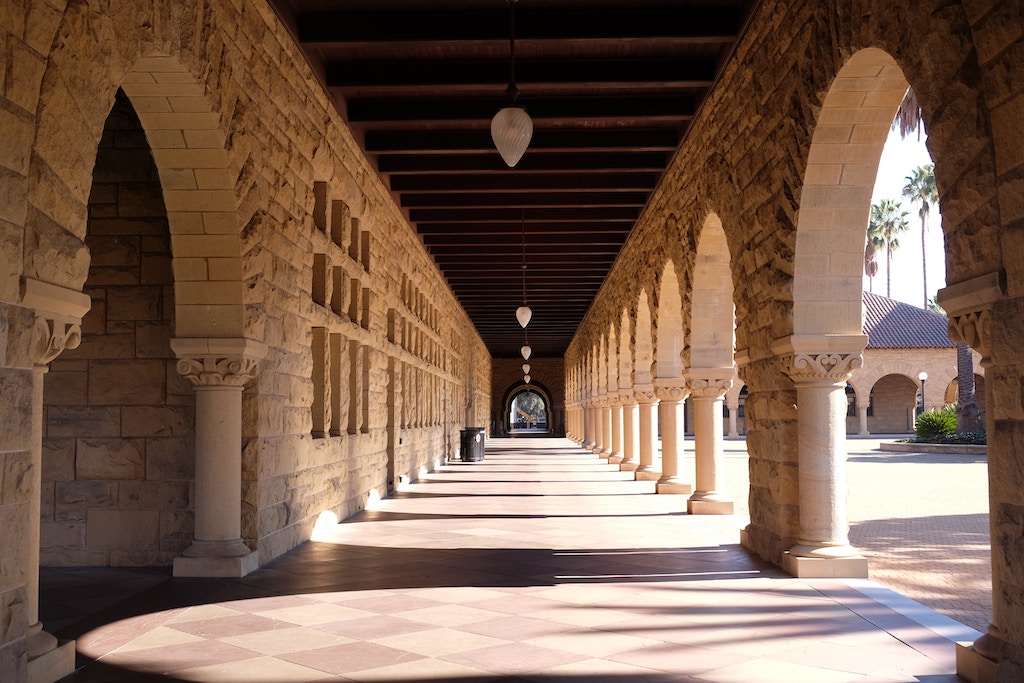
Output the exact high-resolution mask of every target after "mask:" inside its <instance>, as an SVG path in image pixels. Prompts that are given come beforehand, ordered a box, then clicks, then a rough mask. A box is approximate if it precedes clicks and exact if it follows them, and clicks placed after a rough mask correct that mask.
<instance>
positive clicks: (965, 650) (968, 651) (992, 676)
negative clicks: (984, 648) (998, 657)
mask: <svg viewBox="0 0 1024 683" xmlns="http://www.w3.org/2000/svg"><path fill="white" fill-rule="evenodd" d="M998 671H999V664H998V663H996V662H995V661H993V660H991V659H989V658H988V657H986V656H985V655H983V654H981V653H980V652H978V651H977V650H976V649H975V648H974V643H957V644H956V675H957V676H959V677H960V678H962V679H964V680H965V681H968V683H996V674H997V672H998Z"/></svg>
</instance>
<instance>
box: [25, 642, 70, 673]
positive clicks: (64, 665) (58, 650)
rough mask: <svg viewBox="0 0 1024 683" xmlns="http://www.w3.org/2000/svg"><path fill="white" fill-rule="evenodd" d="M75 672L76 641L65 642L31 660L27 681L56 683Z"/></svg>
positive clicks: (29, 661)
mask: <svg viewBox="0 0 1024 683" xmlns="http://www.w3.org/2000/svg"><path fill="white" fill-rule="evenodd" d="M47 635H49V634H47ZM54 642H56V639H54ZM74 672H75V641H73V640H65V641H64V642H62V643H59V644H58V645H57V646H56V647H54V648H53V649H51V650H47V651H46V652H44V653H42V654H40V655H37V656H35V657H30V658H29V660H28V679H27V680H28V683H54V682H55V681H59V680H60V679H62V678H64V677H65V676H69V675H71V674H72V673H74Z"/></svg>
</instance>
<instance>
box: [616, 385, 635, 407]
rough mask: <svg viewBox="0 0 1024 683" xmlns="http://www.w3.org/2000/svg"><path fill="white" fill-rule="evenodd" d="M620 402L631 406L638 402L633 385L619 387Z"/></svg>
mask: <svg viewBox="0 0 1024 683" xmlns="http://www.w3.org/2000/svg"><path fill="white" fill-rule="evenodd" d="M619 403H621V404H622V405H624V406H631V405H633V404H634V403H636V393H635V392H634V391H633V388H632V387H620V388H619Z"/></svg>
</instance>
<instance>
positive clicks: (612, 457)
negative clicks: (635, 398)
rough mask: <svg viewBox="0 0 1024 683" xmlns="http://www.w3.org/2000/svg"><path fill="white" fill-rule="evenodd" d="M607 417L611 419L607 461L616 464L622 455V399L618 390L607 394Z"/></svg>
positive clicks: (620, 460)
mask: <svg viewBox="0 0 1024 683" xmlns="http://www.w3.org/2000/svg"><path fill="white" fill-rule="evenodd" d="M608 418H609V420H610V421H611V441H610V446H611V447H610V451H611V452H610V453H609V454H608V462H609V463H610V464H612V465H618V464H620V463H621V462H622V460H623V455H622V399H621V398H619V392H618V391H617V390H616V391H615V392H614V393H610V394H608Z"/></svg>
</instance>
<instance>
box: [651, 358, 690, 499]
mask: <svg viewBox="0 0 1024 683" xmlns="http://www.w3.org/2000/svg"><path fill="white" fill-rule="evenodd" d="M654 391H655V393H657V395H658V399H659V403H658V421H659V424H660V426H661V478H660V479H658V493H690V492H691V491H693V487H692V486H690V484H688V483H686V482H685V481H683V479H682V477H681V476H680V473H679V451H680V450H681V446H682V440H683V439H682V435H681V433H680V432H681V431H682V430H681V429H680V428H681V427H682V419H681V418H682V416H681V415H680V413H681V412H682V408H683V401H685V400H686V396H687V394H688V393H689V392H688V390H687V388H686V381H685V380H684V379H683V378H682V377H675V378H672V379H655V380H654Z"/></svg>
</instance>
